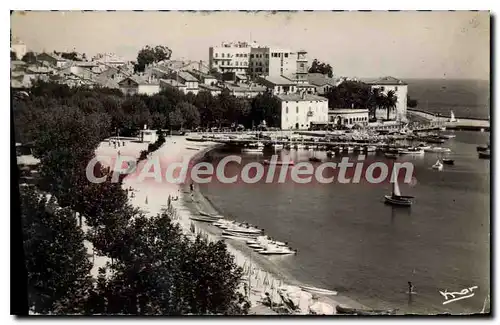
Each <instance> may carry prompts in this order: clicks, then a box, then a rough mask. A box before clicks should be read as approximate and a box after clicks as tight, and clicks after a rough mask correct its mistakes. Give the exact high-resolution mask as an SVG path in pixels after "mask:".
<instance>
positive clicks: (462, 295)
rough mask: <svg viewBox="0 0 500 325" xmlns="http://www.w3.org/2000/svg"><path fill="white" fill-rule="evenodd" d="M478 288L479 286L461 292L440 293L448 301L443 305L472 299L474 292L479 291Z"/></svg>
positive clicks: (446, 291)
mask: <svg viewBox="0 0 500 325" xmlns="http://www.w3.org/2000/svg"><path fill="white" fill-rule="evenodd" d="M477 288H478V286H473V287H470V288H466V289H463V290H462V291H460V292H448V290H445V291H444V292H443V291H439V293H440V294H441V295H443V297H444V299H446V301H445V302H443V305H446V304H449V303H450V302H454V301H458V300H462V299H466V298H470V297H472V296H474V292H473V290H474V289H477ZM450 297H451V298H450Z"/></svg>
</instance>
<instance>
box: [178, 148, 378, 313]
mask: <svg viewBox="0 0 500 325" xmlns="http://www.w3.org/2000/svg"><path fill="white" fill-rule="evenodd" d="M217 147H220V146H217V145H213V146H209V147H207V148H206V150H203V152H199V154H198V155H195V156H193V158H192V159H191V161H190V162H191V163H197V162H199V161H201V160H203V158H204V157H205V156H206V155H207V154H208V153H210V152H211V151H212V150H215V149H216V148H217ZM181 188H182V190H181V198H182V201H183V202H184V206H185V207H186V208H187V209H189V210H190V212H191V213H192V214H197V213H198V211H203V212H206V213H210V214H217V215H221V216H223V217H224V215H223V214H222V213H221V211H220V210H219V209H218V208H217V207H216V205H215V204H214V203H213V202H212V201H211V200H210V199H209V198H207V197H206V196H205V195H203V193H202V192H201V190H200V187H199V185H195V186H194V190H193V193H192V196H191V195H190V191H189V185H188V184H183V185H181ZM192 198H193V199H194V200H193V199H192ZM228 219H230V218H228ZM192 222H193V224H195V226H196V227H197V229H202V230H203V232H208V233H209V234H210V236H211V237H215V238H216V240H223V241H224V242H225V244H226V246H227V247H228V251H229V252H230V253H231V254H232V255H233V256H235V261H237V259H238V257H239V258H240V259H241V258H243V259H244V260H245V262H244V265H245V264H248V263H247V262H248V261H250V262H251V263H252V265H254V267H255V268H256V269H258V270H259V271H260V272H264V273H265V274H266V275H267V276H268V277H269V276H272V277H274V278H276V279H277V280H278V281H279V282H280V283H282V284H284V285H293V286H309V287H312V286H311V285H309V284H307V283H303V282H301V281H299V280H298V279H296V278H295V277H294V276H292V275H291V274H290V273H289V272H287V271H286V270H284V269H283V268H282V267H280V266H278V265H276V264H275V263H274V262H273V261H276V260H278V259H280V258H293V257H294V256H293V255H292V256H264V255H261V254H258V253H256V252H254V251H253V250H252V249H251V248H249V247H248V246H247V245H246V244H245V243H244V242H240V241H237V240H231V239H225V238H221V234H222V230H221V229H219V228H217V227H215V226H213V225H211V224H209V223H205V222H198V221H192ZM266 235H269V236H271V237H272V234H268V233H266ZM236 255H241V257H240V256H236ZM237 264H238V265H240V266H242V265H241V263H238V262H237ZM332 290H334V289H332ZM313 298H314V301H320V302H323V303H327V304H329V305H331V306H332V307H333V308H335V307H336V306H337V305H341V306H343V307H348V308H356V309H370V308H369V307H367V306H365V305H362V304H361V303H359V302H357V301H355V300H353V299H351V298H349V297H348V296H345V295H342V294H337V295H335V296H326V295H320V294H316V293H315V294H313ZM252 305H253V304H252ZM252 307H253V306H252ZM335 313H336V312H335Z"/></svg>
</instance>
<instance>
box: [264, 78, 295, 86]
mask: <svg viewBox="0 0 500 325" xmlns="http://www.w3.org/2000/svg"><path fill="white" fill-rule="evenodd" d="M261 80H263V81H264V82H267V83H271V84H273V85H285V86H291V85H295V83H294V82H292V81H290V80H288V79H286V78H283V77H270V76H266V77H261Z"/></svg>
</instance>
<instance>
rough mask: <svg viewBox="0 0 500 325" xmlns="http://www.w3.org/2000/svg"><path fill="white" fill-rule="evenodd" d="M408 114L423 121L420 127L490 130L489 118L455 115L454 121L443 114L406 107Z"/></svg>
mask: <svg viewBox="0 0 500 325" xmlns="http://www.w3.org/2000/svg"><path fill="white" fill-rule="evenodd" d="M407 112H408V114H409V115H410V116H415V117H418V118H420V119H422V120H424V121H426V122H425V123H422V126H421V127H420V129H425V128H431V127H435V128H438V127H446V129H447V130H470V131H480V130H483V131H490V120H489V119H481V118H472V117H460V116H457V117H456V121H450V117H448V116H443V115H441V114H436V113H432V112H428V111H424V110H418V109H410V108H408V109H407Z"/></svg>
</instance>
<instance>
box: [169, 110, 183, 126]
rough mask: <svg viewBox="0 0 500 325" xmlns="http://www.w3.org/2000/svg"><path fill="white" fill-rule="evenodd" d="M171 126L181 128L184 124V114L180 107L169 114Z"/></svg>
mask: <svg viewBox="0 0 500 325" xmlns="http://www.w3.org/2000/svg"><path fill="white" fill-rule="evenodd" d="M168 116H169V121H170V127H171V128H173V129H180V128H182V126H183V125H184V116H183V114H182V111H181V110H180V107H176V108H175V109H174V110H173V111H172V112H170V113H169V114H168Z"/></svg>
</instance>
